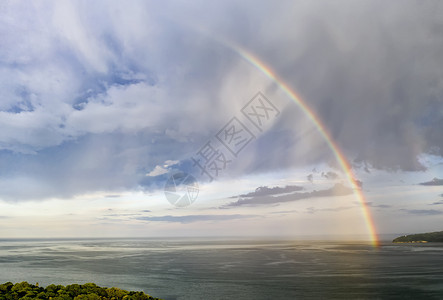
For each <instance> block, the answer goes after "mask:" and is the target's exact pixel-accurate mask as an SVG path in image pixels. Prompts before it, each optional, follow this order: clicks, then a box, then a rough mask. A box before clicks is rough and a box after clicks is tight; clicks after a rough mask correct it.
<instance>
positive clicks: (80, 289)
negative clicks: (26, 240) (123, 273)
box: [0, 281, 160, 300]
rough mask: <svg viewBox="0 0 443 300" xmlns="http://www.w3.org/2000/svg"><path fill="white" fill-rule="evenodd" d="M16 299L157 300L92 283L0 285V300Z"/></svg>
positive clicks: (8, 283)
mask: <svg viewBox="0 0 443 300" xmlns="http://www.w3.org/2000/svg"><path fill="white" fill-rule="evenodd" d="M4 299H5V300H6V299H7V300H16V299H49V300H84V299H88V300H99V299H105V300H107V299H109V300H111V299H113V300H120V299H125V300H126V299H127V300H148V299H157V300H160V299H159V298H154V297H152V296H149V295H147V294H145V293H143V292H128V291H125V290H122V289H119V288H115V287H113V288H105V287H99V286H97V285H95V284H94V283H85V284H82V285H80V284H71V285H67V286H62V285H55V284H51V285H48V286H47V287H46V288H44V287H39V286H38V283H37V284H35V285H34V284H29V283H27V282H26V281H24V282H20V283H16V284H13V283H12V282H6V283H4V284H0V300H4Z"/></svg>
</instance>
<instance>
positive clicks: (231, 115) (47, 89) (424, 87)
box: [0, 0, 443, 239]
mask: <svg viewBox="0 0 443 300" xmlns="http://www.w3.org/2000/svg"><path fill="white" fill-rule="evenodd" d="M442 14H443V4H442V3H441V2H440V1H437V0H436V1H426V2H417V1H389V2H388V3H387V2H386V1H365V0H362V1H339V0H337V1H332V2H331V1H320V0H318V1H310V0H309V1H308V0H306V1H279V2H277V3H276V2H275V1H261V2H260V3H258V2H257V1H242V2H241V3H239V2H238V1H218V2H211V3H208V2H207V1H199V0H198V1H192V2H191V3H190V2H189V1H131V2H129V3H123V2H118V1H106V2H104V1H95V2H94V3H91V2H90V1H53V2H50V1H36V2H32V3H30V2H26V1H2V3H1V4H0V41H1V43H0V85H1V89H0V126H1V127H0V128H1V130H0V237H84V236H91V237H98V236H104V237H106V236H146V237H149V236H212V235H214V236H233V235H243V236H277V235H282V236H290V237H301V236H318V237H332V236H335V237H337V236H339V237H341V238H343V237H345V238H356V237H360V238H363V239H367V238H368V228H367V224H366V221H365V220H364V218H363V212H362V208H361V205H360V204H359V202H358V198H357V197H356V195H357V194H358V191H356V187H355V186H352V185H351V184H350V182H348V180H347V178H346V176H345V175H346V174H345V173H344V171H343V170H342V169H340V167H339V164H338V163H337V161H336V159H335V156H334V153H333V151H332V150H331V148H330V147H329V146H328V143H327V141H325V140H324V138H323V136H322V135H321V134H320V133H319V130H318V129H319V128H318V126H316V125H315V124H314V123H313V122H312V120H310V119H309V118H308V117H307V116H306V115H305V113H304V112H303V111H302V110H301V109H300V107H299V106H297V105H296V104H295V103H294V101H292V99H291V98H290V97H289V96H288V95H287V94H286V93H285V92H284V91H283V90H282V89H281V85H279V83H278V82H276V81H275V80H273V79H272V78H269V76H267V75H266V72H264V71H263V68H260V67H257V65H254V64H252V63H251V61H250V60H248V59H247V58H245V53H249V55H253V56H254V57H255V58H256V59H257V60H259V61H260V62H261V64H262V66H266V67H267V68H269V69H271V70H273V72H274V73H275V74H276V75H277V76H278V78H280V79H281V80H283V81H284V82H285V83H286V84H287V85H288V86H289V87H290V88H291V89H292V90H293V91H296V93H297V94H298V95H299V96H300V98H301V99H302V100H303V101H304V102H305V104H306V105H307V106H308V107H309V108H310V109H312V111H313V112H314V113H315V114H316V115H317V116H318V118H319V119H320V120H321V122H322V123H323V124H324V126H325V129H326V130H327V131H328V132H329V134H330V135H331V138H332V140H333V141H334V143H336V144H337V146H338V147H339V148H340V151H341V152H342V153H343V154H344V155H345V157H346V159H347V160H348V161H349V162H350V164H351V165H352V169H353V172H354V175H355V177H356V179H358V180H359V181H360V182H361V183H362V184H361V191H362V192H363V194H364V195H365V197H366V200H367V202H368V206H369V207H370V210H371V214H372V217H373V219H374V223H375V225H376V228H377V231H378V233H380V234H391V233H414V232H421V231H434V230H442V227H441V220H442V217H443V133H442V132H443V68H442V62H443V35H442V32H443V20H442V18H441V16H442ZM239 49H243V50H242V51H244V52H239ZM257 101H259V102H257ZM260 101H261V102H260ZM260 103H261V105H262V109H261V110H260V111H259V112H258V113H257V112H256V111H255V112H256V113H257V114H255V115H254V114H253V112H254V111H253V110H254V107H255V108H257V107H259V104H260ZM263 107H265V108H266V107H267V109H268V110H266V109H263ZM248 113H249V114H248ZM248 116H249V117H248ZM258 122H260V124H258ZM230 130H232V131H230ZM239 131H241V133H240V134H239V135H238V134H237V135H234V134H233V133H235V132H239ZM229 133H231V135H229ZM223 143H224V144H223ZM227 143H228V144H229V143H230V144H229V145H231V146H232V147H231V148H230V151H227V150H226V149H227V148H228V146H229V145H228V146H227V145H226V144H227ZM232 143H234V144H232ZM210 147H212V148H210ZM211 149H212V150H215V151H217V150H218V152H216V153H217V155H216V156H213V158H215V159H216V163H218V166H221V167H220V170H219V171H217V172H218V173H217V174H212V178H211V177H210V176H209V175H208V174H207V173H204V172H202V171H201V169H200V168H199V166H198V165H197V164H196V163H195V162H196V161H197V162H199V163H200V164H203V163H204V156H203V155H206V157H208V156H209V155H210V154H211V153H210V152H208V151H210V150H211ZM223 149H224V150H223ZM223 151H224V152H223ZM214 153H215V152H214ZM212 162H214V160H212ZM210 166H211V165H210V164H208V165H207V167H208V168H209V169H211V167H210ZM212 166H214V165H212ZM205 170H207V169H205ZM212 170H214V169H212ZM178 172H185V173H186V174H191V175H192V176H194V178H195V179H196V182H197V184H198V197H197V199H196V200H195V202H194V203H192V204H191V205H189V206H186V207H176V206H174V205H171V203H169V201H168V199H167V197H166V196H165V193H164V187H165V184H166V182H167V180H168V178H170V176H171V175H174V174H177V173H178Z"/></svg>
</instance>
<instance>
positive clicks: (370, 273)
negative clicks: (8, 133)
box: [0, 239, 443, 300]
mask: <svg viewBox="0 0 443 300" xmlns="http://www.w3.org/2000/svg"><path fill="white" fill-rule="evenodd" d="M7 281H11V282H14V283H15V282H21V281H28V282H29V283H33V284H35V283H37V282H38V283H39V285H40V286H47V285H49V284H52V283H54V284H62V285H68V284H72V283H79V284H82V283H86V282H93V283H96V284H97V285H99V286H106V287H112V286H115V287H119V288H122V289H126V290H140V291H144V292H146V293H149V294H150V295H152V296H155V297H160V298H163V299H167V300H173V299H180V300H181V299H390V298H394V299H443V244H431V243H429V244H392V243H390V242H385V243H382V244H381V246H380V247H379V248H374V247H373V246H372V245H371V244H370V243H363V242H355V243H351V242H331V241H327V242H319V241H315V242H308V241H305V242H302V241H262V240H250V239H247V240H241V239H236V240H220V239H194V240H191V239H169V240H163V239H82V240H80V239H78V240H74V239H72V240H67V239H58V240H0V282H2V283H4V282H7Z"/></svg>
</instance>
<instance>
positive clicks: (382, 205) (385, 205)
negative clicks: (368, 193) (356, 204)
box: [366, 202, 391, 208]
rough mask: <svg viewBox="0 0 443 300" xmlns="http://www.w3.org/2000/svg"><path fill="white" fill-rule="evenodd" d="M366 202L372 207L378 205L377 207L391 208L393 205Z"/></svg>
mask: <svg viewBox="0 0 443 300" xmlns="http://www.w3.org/2000/svg"><path fill="white" fill-rule="evenodd" d="M366 204H367V205H368V206H370V207H376V208H390V207H391V205H387V204H374V203H373V202H366Z"/></svg>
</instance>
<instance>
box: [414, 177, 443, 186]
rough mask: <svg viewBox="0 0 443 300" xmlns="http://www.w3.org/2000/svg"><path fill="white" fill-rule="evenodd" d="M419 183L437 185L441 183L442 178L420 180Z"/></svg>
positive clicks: (442, 183) (442, 181)
mask: <svg viewBox="0 0 443 300" xmlns="http://www.w3.org/2000/svg"><path fill="white" fill-rule="evenodd" d="M420 185H429V186H437V185H443V179H438V178H434V179H432V180H430V181H426V182H422V183H420Z"/></svg>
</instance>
